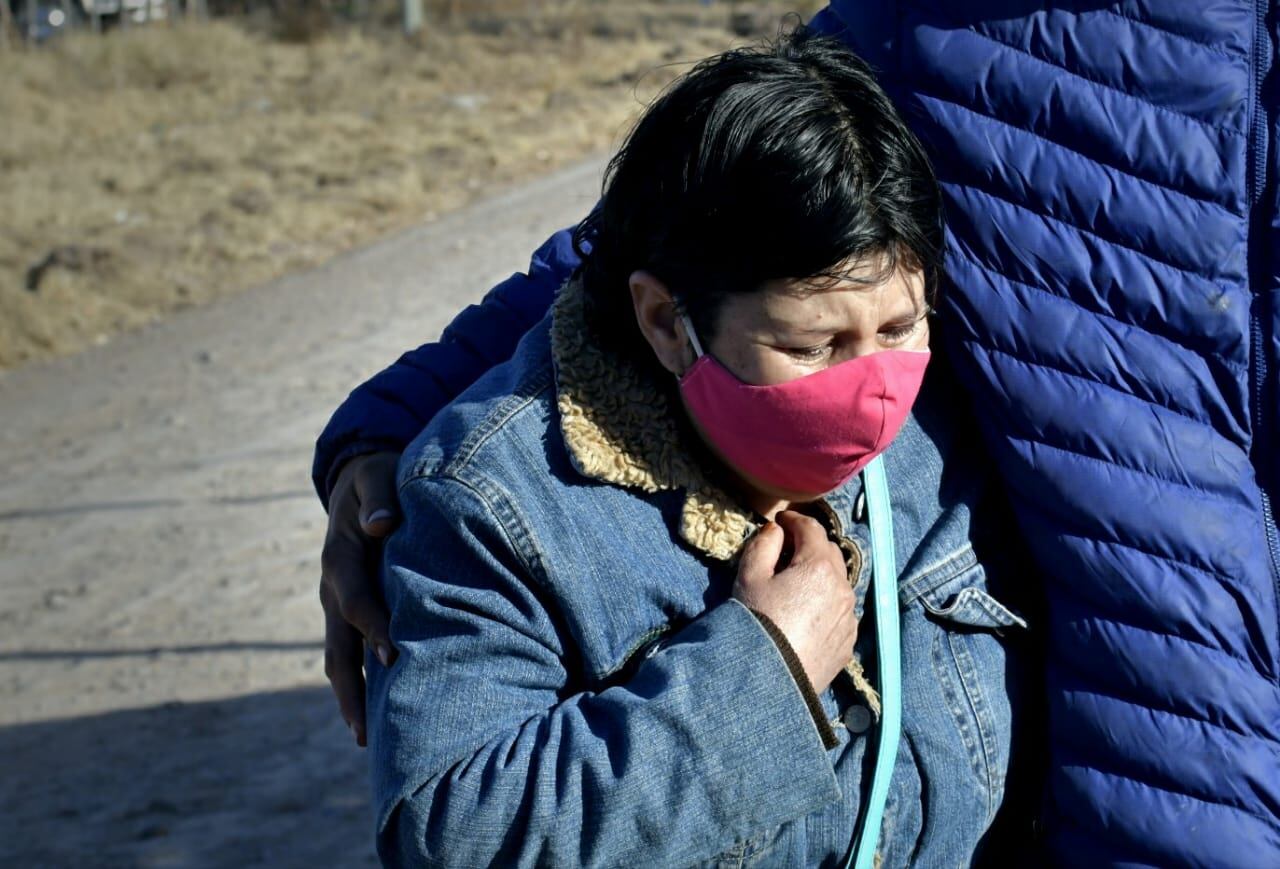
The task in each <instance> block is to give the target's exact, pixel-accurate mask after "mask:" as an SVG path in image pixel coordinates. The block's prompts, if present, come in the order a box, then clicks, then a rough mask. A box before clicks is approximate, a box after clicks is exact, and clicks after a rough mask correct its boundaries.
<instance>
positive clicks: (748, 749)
mask: <svg viewBox="0 0 1280 869" xmlns="http://www.w3.org/2000/svg"><path fill="white" fill-rule="evenodd" d="M579 235H580V240H581V241H585V240H586V239H587V238H590V239H591V242H592V249H591V252H590V254H589V256H588V257H587V259H586V263H585V266H584V268H583V269H582V271H581V272H580V274H579V275H578V276H577V277H576V278H575V279H574V280H573V281H571V282H570V283H569V284H568V285H566V286H565V288H564V289H563V290H562V291H561V293H560V295H559V298H558V300H557V303H556V305H555V308H554V310H553V312H552V314H551V315H550V316H549V317H548V318H547V319H546V320H544V321H543V323H542V324H541V325H539V326H538V327H536V328H535V329H534V330H533V331H532V332H531V333H530V334H529V335H528V336H527V337H526V338H525V340H524V341H523V342H522V343H521V346H520V348H519V349H518V350H517V353H516V356H515V357H514V358H513V359H512V360H511V361H510V362H509V363H507V364H506V365H503V366H501V367H499V368H497V369H495V370H494V371H492V372H490V374H489V375H487V376H486V377H485V378H483V379H482V380H481V381H480V382H479V383H478V384H477V385H476V386H474V387H473V388H472V389H471V390H469V391H468V392H467V393H466V394H465V395H464V396H463V397H461V398H460V399H459V400H458V401H457V402H455V403H454V404H453V405H451V406H450V407H449V408H447V409H445V410H444V411H443V412H441V413H440V414H439V415H438V416H437V417H436V418H435V419H434V420H433V421H432V423H431V425H430V426H429V427H428V429H427V430H426V431H425V432H424V433H423V435H422V436H421V437H420V438H419V439H418V440H417V441H415V442H414V444H413V445H411V446H410V448H409V449H408V450H407V451H406V452H405V455H404V457H403V459H402V460H401V462H400V474H399V486H400V498H401V502H402V505H403V509H404V517H405V518H404V524H403V526H402V527H401V529H400V530H399V531H397V532H396V534H394V535H393V536H392V537H391V538H390V540H389V541H388V543H387V550H386V558H385V577H384V592H385V594H386V597H387V601H388V604H389V605H390V607H391V626H390V638H391V640H392V641H393V642H394V643H395V645H396V647H397V649H398V650H399V657H398V658H397V659H396V660H395V662H394V664H393V665H392V666H391V667H390V668H384V667H383V666H381V665H380V664H378V663H377V662H376V661H375V660H373V659H372V658H371V659H370V662H369V665H368V666H369V709H368V714H369V729H370V745H371V748H372V757H371V761H372V765H373V776H374V791H375V803H376V805H375V810H376V813H377V825H378V843H379V849H380V852H381V854H382V856H383V858H384V860H385V861H386V862H388V863H391V864H394V865H399V864H414V863H428V862H435V861H442V860H444V861H447V862H450V863H454V864H457V865H478V864H486V865H487V864H495V863H496V864H500V865H508V864H512V865H514V864H521V865H524V864H532V863H540V864H546V865H599V864H607V865H641V864H643V865H662V866H672V865H690V864H707V865H715V864H717V863H719V862H723V861H732V862H733V864H734V865H743V864H748V865H816V864H832V865H834V864H835V863H836V861H840V860H842V859H843V858H844V857H845V855H846V853H847V851H848V850H849V847H850V842H851V840H852V839H853V837H854V835H855V832H856V831H857V829H858V818H859V813H860V811H862V810H863V809H864V802H865V795H866V790H867V785H868V775H869V770H870V767H871V758H872V757H873V752H872V751H871V750H870V749H869V745H872V744H874V742H875V740H874V738H873V736H874V735H876V734H877V728H876V718H877V715H878V711H879V695H878V689H879V687H880V686H879V685H877V684H876V682H875V680H874V679H873V678H869V675H868V674H870V673H874V667H869V666H867V665H868V663H869V661H870V659H871V657H872V655H873V650H874V648H875V644H874V642H873V640H872V637H873V635H874V631H869V630H867V629H866V625H865V624H864V625H863V626H862V629H859V624H858V623H859V619H861V618H862V617H863V616H864V615H865V614H866V610H864V608H863V606H862V602H863V601H864V600H865V594H866V589H867V586H868V582H869V581H870V579H871V569H870V568H871V561H872V558H871V556H872V555H873V554H874V553H871V551H870V547H869V536H868V534H869V532H868V529H867V515H866V508H865V506H864V499H863V498H862V497H861V496H862V495H863V492H862V482H861V480H860V479H859V477H858V476H857V472H858V471H859V470H861V469H862V468H863V467H866V465H867V463H868V462H870V461H872V460H874V459H875V457H876V456H877V455H879V454H880V453H881V452H885V450H886V447H887V446H888V444H889V442H890V441H892V447H890V448H889V449H888V450H887V452H885V456H884V464H885V467H886V470H887V474H888V479H889V483H890V487H891V488H890V493H891V498H892V508H893V509H892V512H893V519H894V529H895V536H894V538H893V547H892V548H893V550H894V555H895V556H896V560H897V564H898V566H899V568H900V570H901V572H900V576H899V577H898V580H899V581H898V599H899V601H900V602H901V608H902V611H901V630H902V657H903V674H902V686H903V735H904V747H903V750H902V751H901V752H900V753H899V755H898V760H897V764H896V766H895V767H894V768H893V770H892V778H891V780H890V789H889V800H888V806H887V808H886V810H885V814H884V822H883V825H882V826H881V827H880V830H879V833H880V838H879V851H878V857H879V860H880V861H881V862H882V864H883V865H886V866H901V865H907V864H909V863H918V864H919V865H929V866H932V865H943V864H948V865H950V864H955V863H967V862H970V861H972V860H973V859H974V857H975V855H976V854H977V852H978V849H979V846H980V844H981V843H982V842H983V839H984V835H985V834H986V833H987V831H988V830H989V828H990V826H991V824H992V822H993V820H994V819H995V817H996V814H997V811H998V809H999V808H1000V806H1001V803H1002V799H1003V797H1004V793H1005V780H1006V775H1007V773H1008V771H1009V760H1010V744H1011V734H1012V730H1013V724H1012V714H1013V709H1014V707H1015V706H1016V705H1017V696H1016V695H1017V690H1018V684H1019V681H1020V678H1019V668H1018V667H1017V665H1016V662H1015V661H1011V660H1010V651H1009V650H1010V647H1009V645H1008V643H1007V641H1006V638H1005V636H1003V635H1004V634H1006V633H1009V634H1018V633H1020V632H1021V631H1023V630H1024V629H1025V627H1026V624H1025V622H1024V621H1023V620H1022V618H1021V617H1020V616H1018V615H1016V614H1015V613H1014V612H1013V611H1012V610H1010V609H1009V608H1008V607H1006V606H1005V605H1004V604H1002V603H1001V602H1000V600H998V599H997V597H996V596H995V595H994V594H993V592H996V593H999V592H998V590H997V589H996V585H997V584H998V582H999V581H1000V579H1001V578H1002V577H1003V576H1005V575H1007V573H1008V571H1007V568H1005V567H1004V566H1003V565H1004V563H1005V561H1006V560H1007V557H1008V555H1009V549H1010V547H1009V544H1008V542H1007V541H1006V540H1001V539H999V535H998V534H997V533H996V529H991V528H988V529H984V527H983V526H982V524H981V522H979V521H978V518H975V517H979V518H980V517H983V516H987V517H990V516H991V515H992V512H991V511H990V510H988V509H985V507H984V504H985V501H986V499H987V496H988V493H987V484H986V483H987V481H986V479H985V477H984V475H983V474H982V473H981V468H982V463H977V464H976V465H968V464H966V463H964V462H961V461H956V459H957V458H958V457H960V456H961V455H962V454H963V452H964V451H965V450H966V449H968V447H967V446H966V445H965V444H964V443H962V442H960V441H959V440H957V439H956V438H955V437H954V436H953V435H952V432H954V431H956V430H961V431H963V428H964V426H963V421H962V419H961V418H960V417H959V413H960V411H959V409H957V408H951V407H949V406H948V404H947V401H946V396H945V395H942V394H939V390H940V389H941V390H946V388H947V387H946V385H945V383H941V382H939V381H937V380H932V379H931V382H930V383H929V384H928V385H926V386H925V387H924V388H925V389H926V391H929V390H932V391H933V392H934V396H933V398H932V399H931V400H930V401H929V402H928V403H927V405H928V407H929V408H930V409H938V410H942V411H944V413H945V414H946V415H947V416H948V419H947V420H946V424H938V422H937V421H936V420H933V419H931V418H930V417H929V416H928V415H927V414H921V415H917V416H916V417H913V418H907V411H908V409H909V408H910V407H911V405H912V403H913V401H914V399H915V397H916V393H917V392H918V391H919V390H920V388H921V385H922V382H923V380H924V371H925V364H926V362H927V348H928V342H929V325H928V321H927V319H926V317H925V315H926V313H927V311H928V309H929V296H930V293H931V292H932V287H933V285H934V283H935V281H936V276H937V268H938V261H939V256H940V250H941V239H942V234H941V225H940V205H939V199H938V194H937V189H936V186H935V184H934V182H933V179H932V176H931V174H930V171H929V168H928V165H927V162H926V160H925V158H924V156H923V153H922V152H921V150H920V148H919V145H918V144H917V143H916V141H915V140H914V138H913V137H912V136H911V134H910V133H909V132H908V131H907V130H906V128H905V127H904V126H903V124H902V122H901V120H900V119H899V118H898V117H897V115H896V113H895V112H894V110H893V108H892V106H891V104H890V103H889V101H888V99H887V98H886V97H885V95H884V94H883V92H881V91H880V90H879V88H878V87H877V86H876V85H875V83H874V81H873V79H872V78H871V76H870V74H869V72H868V70H867V68H866V67H865V66H864V65H863V64H862V63H861V62H860V61H858V60H857V59H856V58H854V57H853V56H852V55H851V54H849V53H848V52H846V51H844V50H843V49H841V48H839V47H837V46H836V45H834V44H832V43H828V42H824V41H821V40H816V39H812V38H810V37H809V36H808V35H807V34H805V33H803V32H801V33H797V34H795V35H794V36H792V37H789V38H785V39H783V40H782V41H781V42H780V43H779V44H778V45H777V46H776V47H775V48H773V49H772V50H768V51H743V52H736V53H730V54H728V55H725V56H722V57H719V58H715V59H712V60H711V61H708V62H706V63H704V64H702V65H700V66H699V67H698V68H697V69H696V70H695V71H694V72H693V73H691V74H690V75H689V76H687V77H686V78H684V79H683V80H681V81H680V82H679V83H677V85H675V86H674V87H673V89H672V90H671V91H669V92H668V93H667V94H666V95H664V96H663V97H662V98H661V99H660V100H659V101H658V102H657V103H656V104H655V105H654V106H653V107H652V108H651V109H650V110H649V112H648V113H647V114H646V116H645V118H644V119H643V120H642V121H641V122H640V123H639V125H638V126H637V128H636V130H635V131H634V132H633V133H632V135H631V137H630V139H629V141H628V143H627V146H626V147H625V148H624V149H623V151H622V152H621V153H620V154H619V155H618V157H617V158H615V160H614V162H613V164H612V166H611V172H610V177H609V181H608V184H607V188H606V192H605V196H604V199H603V201H602V203H601V205H600V207H599V208H598V210H597V212H596V213H595V214H593V216H592V218H591V219H590V220H589V221H588V223H587V224H586V225H585V226H584V227H583V228H582V229H581V230H580V234H579ZM580 246H584V245H580ZM797 276H799V277H797ZM899 428H900V429H901V431H900V433H898V430H899ZM744 429H745V432H744ZM744 433H745V434H746V435H748V437H744ZM895 433H896V434H897V437H896V439H895V437H894V436H895ZM944 465H945V466H946V468H947V473H946V475H945V477H944V475H943V467H944ZM979 508H983V509H979Z"/></svg>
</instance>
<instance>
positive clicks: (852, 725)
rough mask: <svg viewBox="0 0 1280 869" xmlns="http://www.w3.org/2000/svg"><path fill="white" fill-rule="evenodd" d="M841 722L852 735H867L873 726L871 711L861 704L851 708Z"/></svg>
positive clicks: (845, 712)
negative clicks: (868, 729)
mask: <svg viewBox="0 0 1280 869" xmlns="http://www.w3.org/2000/svg"><path fill="white" fill-rule="evenodd" d="M841 720H842V721H843V722H844V726H845V727H846V728H847V729H848V731H849V732H850V733H866V731H867V728H868V727H870V726H871V710H870V709H868V708H867V707H865V706H862V705H861V704H858V705H854V706H850V707H849V708H848V709H846V710H845V711H844V717H843V718H842V719H841Z"/></svg>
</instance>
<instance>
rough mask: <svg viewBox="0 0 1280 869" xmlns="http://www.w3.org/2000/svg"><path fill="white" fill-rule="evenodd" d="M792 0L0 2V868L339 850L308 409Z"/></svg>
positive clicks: (417, 334)
mask: <svg viewBox="0 0 1280 869" xmlns="http://www.w3.org/2000/svg"><path fill="white" fill-rule="evenodd" d="M821 5H823V4H822V2H821V0H741V2H728V0H712V2H707V0H665V2H659V0H399V2H394V0H346V2H337V0H331V2H321V0H275V2H264V0H0V866H9V865H15V866H16V865H23V866H39V867H58V866H107V867H115V866H121V867H133V866H139V867H169V866H173V867H185V866H265V865H271V866H294V865H297V866H302V865H308V866H363V865H375V862H376V861H375V860H374V857H373V855H372V850H371V841H372V820H371V818H370V816H369V810H368V805H367V802H368V801H367V777H366V773H365V758H364V756H363V754H362V752H361V751H360V750H358V749H356V748H355V746H354V742H353V740H352V739H351V737H350V734H349V733H348V732H347V731H346V729H345V726H344V725H343V723H342V721H341V719H340V717H339V716H338V713H337V710H336V706H335V704H334V703H333V700H332V697H331V695H330V694H329V690H328V687H327V683H326V682H325V680H324V675H323V665H322V642H321V636H322V632H321V617H320V608H319V605H318V602H317V599H316V588H317V584H318V580H319V552H320V546H321V542H322V539H323V535H324V528H325V517H324V514H323V512H322V510H321V509H320V506H319V503H318V502H317V500H316V498H315V495H314V493H313V492H312V491H311V489H310V481H309V470H310V456H311V448H312V444H313V443H314V439H315V437H316V435H317V434H318V432H319V431H320V428H321V427H322V426H323V425H324V422H325V420H326V419H327V418H328V415H329V413H330V412H331V411H332V410H333V408H334V407H335V406H336V405H337V403H338V402H339V401H341V399H342V398H343V397H344V396H345V395H346V393H347V392H348V391H349V390H350V389H351V388H353V387H354V386H355V385H357V384H358V383H359V382H360V381H361V380H362V379H364V378H365V377H367V376H369V375H370V374H372V373H373V372H375V371H377V370H378V369H380V368H382V367H384V366H385V365H387V364H389V363H390V362H391V361H392V360H393V359H395V357H396V356H398V355H399V353H400V352H401V351H403V350H405V349H408V348H410V347H412V346H416V345H417V344H419V343H421V342H423V341H426V340H430V339H433V338H435V337H436V336H437V335H438V334H439V331H440V329H441V328H442V327H443V325H444V324H445V323H447V322H448V320H449V318H450V317H451V316H452V315H453V314H454V313H455V312H456V311H457V310H458V309H460V308H461V307H462V306H464V305H466V304H469V303H471V302H474V301H476V300H478V299H479V297H480V296H481V295H482V294H483V292H484V291H485V290H486V289H487V288H488V287H489V286H490V285H491V284H492V283H493V282H494V281H496V280H498V279H500V278H502V277H504V276H506V275H507V274H509V273H510V272H512V271H514V270H518V269H519V270H522V269H523V268H524V267H525V264H526V263H527V262H528V255H529V253H530V252H531V251H532V250H533V249H534V248H535V247H536V246H537V244H538V243H540V242H541V241H542V240H543V239H544V238H545V237H546V236H547V235H548V234H550V233H551V232H552V231H554V230H556V229H558V228H560V227H563V226H566V225H568V224H570V223H573V222H575V221H576V220H577V219H579V218H581V217H582V216H583V215H584V214H585V213H586V212H587V210H588V209H589V208H590V206H591V204H592V203H593V202H594V201H595V198H596V196H597V195H598V193H599V186H600V179H601V172H602V169H603V165H604V162H605V160H606V159H607V157H608V155H609V153H610V151H611V150H612V148H613V147H615V146H616V145H617V144H618V143H619V141H620V140H621V137H622V135H624V134H625V131H626V130H627V128H628V125H629V123H630V122H631V121H632V120H633V119H634V118H635V116H636V115H637V113H638V112H639V110H640V109H641V108H642V107H643V105H644V104H645V103H646V102H647V101H648V100H649V99H651V98H652V96H653V95H654V94H656V93H657V92H658V91H659V90H660V89H661V88H662V87H663V86H664V85H666V84H667V83H668V82H669V81H670V80H671V78H673V77H674V76H675V75H678V74H679V73H680V72H681V71H683V70H685V69H687V68H688V67H689V65H690V64H691V63H692V62H694V61H696V60H698V59H701V58H702V57H705V56H707V55H709V54H712V53H714V52H717V51H721V50H723V49H726V48H729V47H731V46H734V45H739V44H742V43H744V42H750V41H754V40H757V39H759V38H761V37H764V36H768V35H771V34H774V33H776V32H777V30H778V28H779V26H780V24H781V23H782V21H783V18H784V16H786V15H787V14H788V13H794V14H796V15H798V17H799V18H807V17H809V15H811V14H812V13H813V12H814V11H816V9H817V8H818V7H820V6H821ZM793 20H795V19H794V18H793Z"/></svg>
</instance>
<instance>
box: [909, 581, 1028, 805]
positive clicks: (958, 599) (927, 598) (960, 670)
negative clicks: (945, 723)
mask: <svg viewBox="0 0 1280 869" xmlns="http://www.w3.org/2000/svg"><path fill="white" fill-rule="evenodd" d="M919 603H920V606H921V608H922V610H923V615H924V621H925V622H926V623H927V624H928V625H929V626H930V627H931V629H932V630H931V633H932V634H933V637H932V641H931V642H930V644H929V645H930V647H931V657H932V659H933V667H934V672H935V676H936V678H937V681H938V689H939V691H940V692H941V695H942V699H943V701H944V702H945V704H946V706H947V708H948V709H949V711H950V714H951V717H952V718H953V719H954V722H955V726H956V728H957V731H958V737H959V741H960V743H961V744H963V745H964V747H965V751H966V753H967V755H968V757H969V762H970V765H971V767H972V769H973V774H974V776H975V777H976V779H977V781H976V784H977V786H978V789H979V791H980V792H982V793H984V794H985V795H986V797H987V821H988V823H989V822H990V821H991V819H992V818H994V817H995V812H996V809H997V808H998V807H999V805H1000V802H1001V800H1002V798H1003V796H1004V786H1005V779H1006V776H1007V772H1008V768H1009V761H1010V743H1011V739H1012V719H1013V704H1014V703H1016V702H1019V699H1020V698H1019V697H1018V696H1017V695H1018V691H1017V686H1018V683H1019V681H1020V679H1019V678H1018V676H1017V673H1018V662H1017V661H1016V660H1015V659H1014V657H1013V656H1015V655H1016V654H1017V649H1018V647H1019V645H1020V644H1018V643H1016V642H1013V640H1014V639H1015V637H1016V636H1017V635H1020V634H1022V633H1023V632H1024V631H1025V630H1026V629H1027V622H1026V620H1025V619H1024V618H1023V617H1022V616H1021V615H1019V614H1018V613H1017V612H1015V611H1014V610H1012V609H1010V608H1009V607H1008V606H1006V605H1005V604H1003V603H1001V602H1000V601H999V600H997V599H996V598H995V597H994V596H993V595H992V594H991V593H990V591H988V589H987V585H986V574H985V572H984V571H983V568H982V566H981V565H974V566H973V567H972V568H970V569H969V570H966V571H965V572H964V573H962V574H961V575H960V576H957V577H955V578H954V579H952V580H950V581H948V582H946V583H945V584H943V585H941V586H939V587H937V588H934V589H930V590H929V591H927V592H925V593H924V594H922V595H920V597H919Z"/></svg>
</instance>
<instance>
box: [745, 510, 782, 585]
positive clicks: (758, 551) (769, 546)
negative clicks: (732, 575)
mask: <svg viewBox="0 0 1280 869" xmlns="http://www.w3.org/2000/svg"><path fill="white" fill-rule="evenodd" d="M786 539H787V537H786V535H785V534H783V533H782V529H781V528H780V527H779V526H778V524H777V523H776V522H766V523H765V524H764V525H762V526H761V527H760V530H759V531H757V532H756V533H755V534H754V535H753V536H752V538H751V539H750V540H748V541H747V543H746V545H745V546H744V547H743V548H742V558H741V560H740V561H739V562H738V578H739V579H741V580H742V581H743V582H751V581H753V580H757V579H767V578H769V577H771V576H773V574H774V572H775V569H776V567H777V565H778V559H780V558H781V557H782V547H783V544H785V543H786Z"/></svg>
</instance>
